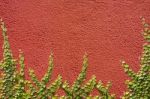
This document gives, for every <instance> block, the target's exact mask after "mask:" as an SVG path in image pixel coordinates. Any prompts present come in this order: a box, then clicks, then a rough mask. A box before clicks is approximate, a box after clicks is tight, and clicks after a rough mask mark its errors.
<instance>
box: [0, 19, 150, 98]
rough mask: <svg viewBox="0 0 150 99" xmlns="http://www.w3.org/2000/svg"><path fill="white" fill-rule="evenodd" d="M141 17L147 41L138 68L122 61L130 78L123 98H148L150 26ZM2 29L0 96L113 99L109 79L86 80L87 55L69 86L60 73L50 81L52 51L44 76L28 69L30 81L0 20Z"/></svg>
mask: <svg viewBox="0 0 150 99" xmlns="http://www.w3.org/2000/svg"><path fill="white" fill-rule="evenodd" d="M142 20H143V21H142V22H143V26H144V29H143V36H144V39H145V41H146V43H145V44H144V46H143V53H142V57H141V59H140V61H141V62H140V67H141V68H140V70H139V71H138V72H134V71H133V70H132V69H131V68H130V67H129V65H128V64H127V63H126V62H125V61H122V65H123V68H124V71H125V73H127V74H128V76H129V77H130V78H131V79H130V80H127V81H126V84H127V88H128V89H127V91H126V92H125V93H124V95H123V96H122V99H150V28H149V25H148V24H147V23H145V19H144V18H143V19H142ZM1 29H2V34H3V39H4V43H3V59H2V60H1V61H0V99H85V98H86V99H115V95H114V94H111V93H110V92H109V90H110V87H111V83H110V82H108V83H107V84H106V85H104V84H103V83H102V82H101V81H97V80H96V76H94V75H93V76H92V77H91V79H89V80H88V81H86V82H85V80H86V72H87V67H88V55H87V54H85V55H84V57H83V65H82V70H81V72H80V73H79V75H78V77H77V78H76V80H75V81H74V83H73V85H70V84H69V83H68V81H66V80H65V81H63V79H62V76H61V75H58V76H57V78H56V80H54V81H51V76H52V71H53V67H54V62H53V54H52V53H51V54H50V56H49V64H48V69H47V72H46V73H45V75H44V77H43V78H42V79H41V80H39V79H38V78H37V76H36V75H35V73H34V70H32V69H30V70H29V75H30V78H31V80H26V79H25V63H24V54H23V52H21V51H20V53H19V57H18V59H14V58H13V54H12V51H11V49H10V45H9V41H8V36H7V29H6V26H5V24H4V22H3V21H2V20H1ZM17 66H20V68H18V67H17ZM50 82H52V83H50ZM59 89H62V90H63V91H64V92H65V96H58V94H57V91H58V90H59ZM94 89H96V90H97V91H98V92H99V95H97V96H92V95H91V92H92V91H93V90H94Z"/></svg>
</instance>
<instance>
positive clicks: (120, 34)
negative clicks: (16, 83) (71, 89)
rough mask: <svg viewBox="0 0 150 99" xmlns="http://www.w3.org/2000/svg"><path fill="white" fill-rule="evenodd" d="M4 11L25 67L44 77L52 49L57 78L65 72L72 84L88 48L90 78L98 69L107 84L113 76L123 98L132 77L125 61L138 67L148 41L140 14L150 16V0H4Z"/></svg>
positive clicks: (0, 6)
mask: <svg viewBox="0 0 150 99" xmlns="http://www.w3.org/2000/svg"><path fill="white" fill-rule="evenodd" d="M0 16H1V17H2V18H3V19H4V21H5V23H6V24H7V28H8V33H9V34H8V35H9V40H10V43H11V48H12V50H13V53H14V56H15V57H18V49H22V51H23V52H24V53H25V59H26V61H25V63H26V72H27V71H28V69H29V68H32V69H34V70H35V72H36V74H37V75H38V77H39V78H41V77H42V76H43V75H44V73H45V72H46V69H47V63H48V56H49V53H50V51H51V50H52V51H53V52H54V59H55V60H54V61H55V69H54V73H53V79H54V78H55V77H56V76H57V74H62V76H63V78H64V79H66V80H69V81H70V82H71V83H72V81H73V80H74V79H75V78H76V77H77V75H78V73H79V71H80V70H81V65H82V56H83V55H84V52H87V53H88V54H89V68H88V74H87V75H88V76H87V79H89V78H90V77H91V75H93V74H95V75H96V76H97V79H98V80H102V81H103V82H104V83H106V82H107V81H112V83H113V86H112V90H111V91H112V92H113V93H115V94H117V96H118V97H119V96H120V95H122V93H123V90H125V84H124V81H125V80H126V79H127V75H126V74H125V73H124V72H123V68H122V67H121V63H120V60H121V59H124V60H126V62H127V63H129V64H130V66H131V67H132V68H133V70H135V71H137V70H138V68H139V65H138V64H139V60H138V57H139V56H140V54H141V51H142V44H143V38H142V35H141V33H140V32H141V29H142V26H141V21H140V18H139V17H140V16H144V17H145V18H146V19H147V21H150V0H0ZM2 43H3V39H2V35H0V46H2ZM0 55H1V56H0V58H2V49H0ZM27 78H28V75H27Z"/></svg>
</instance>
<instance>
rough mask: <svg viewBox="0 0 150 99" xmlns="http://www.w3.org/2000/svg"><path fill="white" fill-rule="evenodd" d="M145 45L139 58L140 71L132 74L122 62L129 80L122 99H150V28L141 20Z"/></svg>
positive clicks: (123, 62)
mask: <svg viewBox="0 0 150 99" xmlns="http://www.w3.org/2000/svg"><path fill="white" fill-rule="evenodd" d="M142 23H143V26H144V29H143V32H142V34H143V36H144V39H145V44H144V45H143V53H142V56H141V58H140V70H139V71H138V72H134V71H133V70H132V69H131V68H130V67H129V65H128V64H127V63H126V62H125V61H122V65H123V67H124V71H125V73H126V74H127V75H128V76H129V77H130V78H131V79H130V80H127V81H126V84H127V88H128V90H127V91H126V92H125V93H124V96H122V99H150V27H149V25H148V24H147V23H146V22H145V19H144V18H142Z"/></svg>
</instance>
